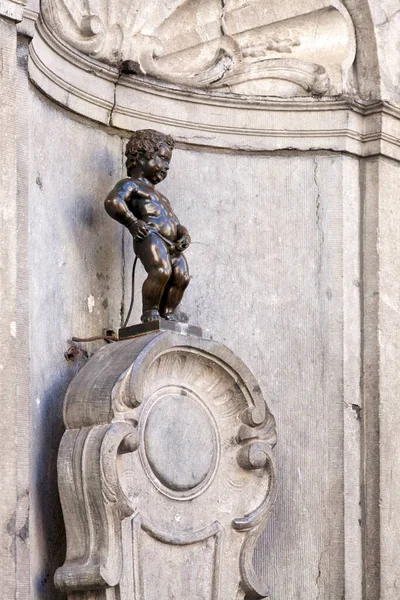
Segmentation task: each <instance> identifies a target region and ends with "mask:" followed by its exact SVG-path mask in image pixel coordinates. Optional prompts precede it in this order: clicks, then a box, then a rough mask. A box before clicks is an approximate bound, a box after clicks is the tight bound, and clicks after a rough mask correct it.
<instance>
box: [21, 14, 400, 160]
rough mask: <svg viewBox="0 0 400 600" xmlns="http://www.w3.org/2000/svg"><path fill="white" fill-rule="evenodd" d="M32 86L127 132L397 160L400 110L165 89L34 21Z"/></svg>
mask: <svg viewBox="0 0 400 600" xmlns="http://www.w3.org/2000/svg"><path fill="white" fill-rule="evenodd" d="M29 71H30V77H31V80H32V81H33V82H34V83H35V85H36V86H37V87H39V88H40V89H41V90H42V91H43V92H44V93H45V94H46V95H47V96H49V97H50V98H52V99H53V100H55V101H56V102H58V103H59V104H61V105H63V106H65V107H66V108H68V109H70V110H72V111H74V112H75V113H77V114H79V115H82V116H85V117H88V118H90V119H92V120H94V121H97V122H99V123H102V124H103V125H108V126H112V127H115V128H117V129H120V130H125V131H132V130H135V129H138V128H142V127H148V126H151V125H153V126H154V127H156V128H160V129H166V130H168V132H169V133H171V134H172V135H173V136H174V137H175V138H176V140H177V141H178V142H179V143H183V144H193V145H196V146H202V147H206V148H216V149H227V150H237V151H243V150H246V151H247V150H248V151H257V152H268V151H276V150H286V149H296V150H302V151H305V150H310V149H312V150H329V151H330V150H332V151H337V152H349V153H353V154H356V155H359V156H371V155H375V154H383V155H385V156H388V157H391V158H395V159H400V111H399V109H397V108H394V107H392V106H390V105H388V104H384V103H382V102H375V103H369V104H368V103H365V102H362V101H358V100H356V99H352V98H343V99H338V98H328V97H325V98H323V99H315V98H291V99H278V98H266V97H262V96H244V95H239V94H222V93H220V92H217V91H214V92H209V91H207V92H206V91H203V90H198V89H190V88H187V87H183V86H176V85H172V84H167V83H162V82H159V81H157V80H155V79H150V78H148V77H145V76H140V75H136V76H134V75H126V76H125V75H122V76H121V75H120V74H119V72H118V70H117V69H116V68H115V67H113V66H111V65H106V64H104V63H101V62H99V61H96V60H95V59H93V58H90V57H88V56H86V55H84V54H82V53H80V52H79V51H77V50H72V49H71V48H69V47H68V46H66V45H65V44H63V43H62V42H61V41H60V40H56V38H55V37H54V36H53V35H52V33H51V32H50V31H49V30H48V28H47V27H46V25H44V23H43V22H42V21H41V20H40V19H39V21H38V23H37V31H36V35H35V37H34V39H33V41H32V43H31V46H30V65H29Z"/></svg>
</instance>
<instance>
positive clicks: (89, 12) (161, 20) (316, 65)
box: [42, 0, 355, 96]
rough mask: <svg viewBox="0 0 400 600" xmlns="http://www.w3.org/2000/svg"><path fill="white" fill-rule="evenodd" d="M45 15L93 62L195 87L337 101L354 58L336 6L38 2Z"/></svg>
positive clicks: (316, 2)
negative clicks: (128, 65) (129, 66)
mask: <svg viewBox="0 0 400 600" xmlns="http://www.w3.org/2000/svg"><path fill="white" fill-rule="evenodd" d="M42 16H43V19H44V21H45V23H46V24H47V26H48V27H49V29H50V30H51V31H52V32H53V33H55V34H56V36H57V37H60V38H61V39H62V40H63V41H64V42H66V43H67V44H68V45H70V46H72V47H73V48H75V49H77V50H79V51H81V52H83V53H85V54H87V55H89V56H91V57H93V58H96V59H98V60H100V61H103V62H106V63H109V64H112V65H116V66H118V65H119V64H121V62H122V61H125V60H131V61H134V63H137V70H138V72H141V73H142V74H145V75H149V76H151V77H156V78H158V79H161V80H163V81H166V82H170V83H173V84H177V85H184V86H190V87H195V88H207V89H219V90H221V91H230V92H234V93H244V94H258V95H277V96H299V95H300V96H301V95H303V96H304V95H310V94H312V95H317V96H321V95H324V94H326V93H329V94H339V93H342V92H343V91H344V90H345V89H346V88H348V87H349V81H348V79H349V71H350V68H351V66H352V64H353V61H354V57H355V35H354V28H353V24H352V21H351V18H350V15H349V14H348V12H347V10H346V9H345V7H344V6H343V4H342V2H341V1H340V0H302V1H301V2H300V1H294V2H293V1H292V0H280V1H279V2H276V1H275V0H250V1H249V0H148V1H147V2H143V0H42Z"/></svg>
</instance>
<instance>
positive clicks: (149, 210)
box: [105, 129, 191, 323]
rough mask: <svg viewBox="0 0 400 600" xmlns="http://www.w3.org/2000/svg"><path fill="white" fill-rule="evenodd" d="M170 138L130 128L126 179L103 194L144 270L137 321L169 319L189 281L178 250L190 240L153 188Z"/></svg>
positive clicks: (159, 177) (165, 167) (164, 162)
mask: <svg viewBox="0 0 400 600" xmlns="http://www.w3.org/2000/svg"><path fill="white" fill-rule="evenodd" d="M173 148H174V140H173V139H172V137H171V136H170V135H164V134H162V133H160V132H158V131H154V130H153V129H143V130H139V131H135V132H134V133H133V134H132V136H131V138H130V140H129V142H128V144H127V146H126V151H125V155H126V157H127V160H126V169H127V173H128V177H127V178H126V179H122V180H121V181H120V182H118V183H117V185H116V186H115V187H114V189H113V190H112V191H111V192H110V193H109V194H108V196H107V198H106V200H105V209H106V211H107V212H108V214H109V215H110V216H111V217H113V219H115V220H116V221H118V222H119V223H121V224H122V225H125V227H127V228H128V229H129V231H130V232H131V234H132V237H133V248H134V251H135V254H136V256H137V257H138V258H139V259H140V260H141V262H142V264H143V266H144V268H145V269H146V272H147V279H146V280H145V282H144V284H143V288H142V298H143V314H142V316H141V320H142V322H143V323H146V322H148V321H156V320H158V319H160V318H164V319H168V320H169V321H175V320H176V319H175V317H174V311H175V309H176V307H177V306H178V304H179V302H180V301H181V299H182V296H183V293H184V291H185V289H186V287H187V285H188V283H189V271H188V266H187V262H186V259H185V257H184V256H183V254H182V253H183V251H184V250H185V249H186V248H187V247H188V246H189V244H190V241H191V240H190V235H189V232H188V230H187V229H186V228H185V227H183V225H181V224H180V222H179V220H178V218H177V216H176V215H175V213H174V212H173V210H172V208H171V205H170V203H169V200H167V198H166V197H165V196H163V194H161V193H160V192H159V191H157V190H156V189H155V185H156V184H157V183H160V181H162V180H163V179H165V177H166V176H167V172H168V169H169V163H170V160H171V156H172V150H173Z"/></svg>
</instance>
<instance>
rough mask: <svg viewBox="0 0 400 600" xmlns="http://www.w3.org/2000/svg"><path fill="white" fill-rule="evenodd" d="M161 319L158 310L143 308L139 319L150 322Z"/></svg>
mask: <svg viewBox="0 0 400 600" xmlns="http://www.w3.org/2000/svg"><path fill="white" fill-rule="evenodd" d="M160 319H161V317H160V313H159V312H158V310H145V311H144V313H143V314H142V316H141V317H140V320H141V321H142V323H150V322H151V321H159V320H160Z"/></svg>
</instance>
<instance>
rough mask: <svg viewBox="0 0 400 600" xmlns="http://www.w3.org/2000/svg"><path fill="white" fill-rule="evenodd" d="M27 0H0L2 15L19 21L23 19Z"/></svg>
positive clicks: (0, 15) (0, 14)
mask: <svg viewBox="0 0 400 600" xmlns="http://www.w3.org/2000/svg"><path fill="white" fill-rule="evenodd" d="M25 4H26V0H0V17H5V18H6V19H10V20H11V21H15V22H16V23H18V22H19V21H22V18H23V12H24V6H25Z"/></svg>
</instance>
